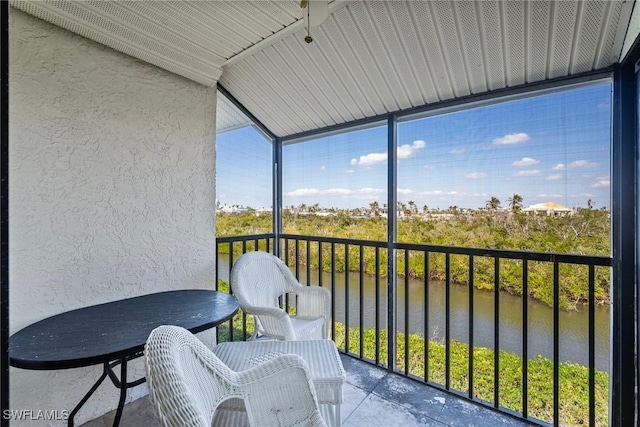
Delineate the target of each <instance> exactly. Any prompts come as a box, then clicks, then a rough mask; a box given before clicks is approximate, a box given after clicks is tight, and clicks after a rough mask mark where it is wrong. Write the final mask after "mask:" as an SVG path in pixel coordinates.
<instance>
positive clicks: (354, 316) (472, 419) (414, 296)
mask: <svg viewBox="0 0 640 427" xmlns="http://www.w3.org/2000/svg"><path fill="white" fill-rule="evenodd" d="M301 3H303V4H304V3H309V4H313V6H310V5H307V6H306V7H307V9H305V8H304V7H302V8H301ZM312 7H313V10H314V11H315V12H312V11H311V10H312V9H311V8H312ZM316 8H319V9H316ZM318 10H320V11H318ZM0 11H1V13H2V22H3V25H4V27H3V28H6V29H7V31H5V33H4V34H5V35H7V37H2V38H1V43H2V61H0V67H1V74H0V81H1V82H2V144H3V146H2V148H3V149H2V151H1V153H0V154H1V157H2V167H1V168H0V173H1V174H2V177H1V178H2V179H0V186H1V194H2V197H1V198H0V205H1V211H2V245H1V247H0V250H1V251H2V253H1V254H0V260H1V261H2V270H1V274H2V277H1V284H2V288H1V293H0V307H1V313H0V314H1V318H0V325H1V328H0V333H1V336H0V344H1V345H2V354H1V356H2V388H1V389H0V403H1V404H2V408H1V409H2V411H1V412H0V413H1V414H2V417H1V418H0V422H1V423H2V426H3V427H4V426H5V425H9V424H11V425H12V426H13V425H16V426H18V427H20V426H31V425H33V421H34V420H33V419H32V418H29V417H33V416H34V415H33V414H34V413H35V414H37V413H39V412H38V411H43V414H44V415H43V416H45V417H53V418H50V419H47V420H44V423H47V422H48V423H49V425H53V426H62V425H67V420H66V418H64V417H60V414H63V415H64V414H68V412H69V410H71V408H73V407H74V405H76V404H77V403H78V402H79V401H81V400H82V399H83V396H84V395H85V393H86V391H87V390H88V389H89V388H90V387H91V385H92V384H93V383H94V382H95V379H96V378H97V377H99V376H100V374H101V372H102V369H101V366H99V365H92V366H83V367H81V368H74V369H58V370H36V369H23V368H19V367H16V366H13V365H11V363H10V357H9V347H10V339H9V337H10V335H12V334H14V333H16V332H18V331H20V330H21V329H23V328H25V327H27V326H29V325H31V324H34V323H36V322H38V321H40V320H42V319H46V318H49V317H51V316H55V315H58V314H60V313H65V312H68V311H72V310H75V309H78V308H82V307H87V306H93V305H96V304H102V303H107V302H112V301H115V300H121V299H125V298H132V297H137V296H141V295H147V294H152V293H156V292H163V291H171V290H188V289H189V290H191V289H195V290H217V291H221V292H230V289H229V280H228V279H229V273H230V271H231V268H232V266H233V263H234V261H235V260H236V259H237V257H238V256H240V255H241V254H243V253H245V252H248V251H255V250H261V251H266V252H270V253H272V254H275V255H276V256H278V257H280V258H281V259H282V260H283V261H284V262H285V263H286V264H287V265H288V266H289V268H290V269H291V270H292V272H293V273H294V274H295V276H296V277H297V278H298V280H299V281H300V282H301V283H303V284H305V285H308V286H323V287H327V288H328V289H330V290H331V294H332V297H333V299H332V307H331V309H332V316H331V317H332V323H331V325H330V328H329V329H330V332H329V336H330V338H331V339H332V340H334V341H335V343H336V345H337V347H338V350H339V351H340V352H341V357H342V360H343V363H344V365H345V367H346V368H347V371H348V381H347V382H348V384H347V385H346V386H345V389H344V390H345V402H346V403H345V409H344V411H343V413H342V416H343V421H344V425H348V426H358V425H371V426H375V425H380V426H391V425H437V426H441V427H442V426H443V425H450V426H458V425H472V426H482V425H492V426H493V425H529V424H535V425H572V426H573V425H589V426H600V425H614V426H628V425H635V424H636V423H637V420H638V417H639V409H640V394H639V393H638V388H639V385H640V382H639V376H638V366H639V361H638V355H639V354H640V340H639V339H638V331H639V330H640V323H639V322H640V316H638V307H639V306H640V292H639V291H638V289H639V288H638V264H639V261H638V259H639V258H640V256H639V252H638V246H637V241H638V239H639V236H640V232H639V227H640V225H639V218H640V217H639V216H638V212H637V206H639V203H640V202H639V200H638V176H640V173H639V171H640V169H639V166H638V165H639V163H638V161H637V160H638V152H639V148H638V146H639V144H638V139H639V137H638V128H639V125H638V111H640V109H639V108H638V106H639V104H640V101H639V99H640V89H639V85H638V80H639V79H638V75H637V72H638V69H639V68H640V67H639V65H638V64H640V37H639V33H640V4H637V3H636V1H631V0H575V1H546V0H543V1H528V0H513V1H454V0H451V1H448V0H443V1H431V0H413V1H382V0H381V1H377V0H371V1H369V0H367V1H364V0H362V1H361V0H328V1H325V0H312V1H311V2H299V1H294V0H273V1H271V0H269V1H243V0H234V1H188V0H185V1H175V2H165V1H119V0H114V1H83V2H79V1H74V0H60V1H40V0H9V1H8V2H7V1H0ZM312 15H314V16H312ZM464 166H468V167H467V168H466V169H465V168H464ZM523 196H524V197H523ZM523 198H524V200H523ZM556 202H557V203H556ZM363 224H365V225H364V226H363ZM452 230H455V232H452ZM224 297H225V298H229V297H228V296H227V295H225V296H224ZM283 304H284V308H286V309H289V307H288V305H287V302H286V301H283ZM225 319H228V318H225ZM132 328H135V325H132ZM252 328H253V325H252V319H251V317H249V316H245V315H244V314H242V313H240V314H238V315H236V316H235V317H234V318H233V319H232V320H229V321H225V323H224V324H222V325H220V326H218V327H217V328H216V329H215V333H214V331H213V330H210V331H208V332H205V333H204V334H203V335H201V337H202V339H203V340H204V341H206V342H207V343H209V344H211V345H214V344H215V343H219V342H224V341H241V340H245V339H247V338H248V337H250V336H251V333H252ZM138 355H139V354H138ZM127 372H128V373H129V374H128V375H129V378H141V377H143V376H144V367H143V365H142V358H137V359H135V360H131V363H130V364H129V365H128V371H127ZM9 379H10V380H9ZM147 394H148V391H147V389H146V386H143V385H140V386H136V387H133V388H131V389H129V390H128V391H127V392H126V393H125V394H124V396H125V397H126V402H127V403H128V405H127V408H128V409H127V410H126V411H125V419H124V420H123V422H122V425H147V424H149V423H152V422H153V416H152V414H151V410H150V408H149V406H148V403H147V400H146V396H147ZM117 404H118V396H117V392H116V391H115V389H114V388H113V387H111V385H110V384H107V385H103V386H100V387H99V388H97V390H96V393H95V394H94V395H93V397H92V398H91V399H89V400H88V401H87V404H86V405H85V406H84V407H83V408H82V410H81V411H80V412H79V413H78V414H77V415H78V416H77V417H76V420H75V421H76V424H77V425H82V424H84V425H87V426H99V425H106V424H110V423H111V421H110V420H111V419H112V418H111V411H112V410H113V409H114V408H115V407H116V406H117ZM61 411H63V412H61ZM64 411H66V412H64ZM127 420H128V421H127ZM38 421H39V422H43V420H42V419H39V420H38Z"/></svg>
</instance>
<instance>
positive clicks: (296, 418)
mask: <svg viewBox="0 0 640 427" xmlns="http://www.w3.org/2000/svg"><path fill="white" fill-rule="evenodd" d="M144 354H145V360H146V375H147V384H148V386H149V396H150V400H151V403H152V405H153V407H154V409H155V412H156V414H157V416H158V418H159V420H160V423H161V424H162V425H163V426H169V427H210V426H212V425H213V426H221V425H223V426H232V425H233V426H260V427H262V426H300V427H302V426H326V424H325V423H324V421H323V419H322V416H321V415H320V411H319V409H318V403H317V398H316V394H315V390H314V387H313V384H312V382H311V379H310V376H309V370H308V367H307V365H306V362H305V361H304V360H303V359H302V358H301V357H300V356H297V355H293V354H285V355H273V357H270V358H265V360H264V361H262V360H261V361H258V362H257V364H256V366H255V367H253V368H251V369H247V370H246V371H242V372H235V371H232V370H231V369H229V368H228V367H227V366H226V365H225V364H224V363H223V362H222V361H220V359H218V357H217V356H216V355H214V354H213V352H211V350H209V349H208V348H207V347H205V345H204V344H203V343H202V342H200V340H199V339H198V338H196V337H195V336H194V335H193V334H191V333H190V332H189V331H187V330H186V329H183V328H180V327H177V326H160V327H159V328H156V329H155V330H153V331H152V332H151V335H149V339H148V340H147V344H146V346H145V351H144ZM243 402H244V403H243Z"/></svg>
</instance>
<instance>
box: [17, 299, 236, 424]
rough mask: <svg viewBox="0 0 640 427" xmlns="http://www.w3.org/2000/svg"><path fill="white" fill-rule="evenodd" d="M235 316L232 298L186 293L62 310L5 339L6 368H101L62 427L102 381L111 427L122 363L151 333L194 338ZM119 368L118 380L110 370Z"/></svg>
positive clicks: (123, 390) (123, 382) (123, 376)
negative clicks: (179, 331)
mask: <svg viewBox="0 0 640 427" xmlns="http://www.w3.org/2000/svg"><path fill="white" fill-rule="evenodd" d="M237 311H238V301H237V300H236V298H235V297H233V296H231V295H229V294H227V293H223V292H218V291H212V290H202V289H187V290H177V291H167V292H159V293H154V294H148V295H142V296H137V297H133V298H127V299H122V300H118V301H113V302H108V303H105V304H98V305H93V306H89V307H84V308H80V309H77V310H72V311H67V312H65V313H61V314H58V315H55V316H52V317H48V318H46V319H43V320H40V321H39V322H36V323H34V324H32V325H29V326H27V327H26V328H24V329H21V330H20V331H18V332H16V333H15V334H13V335H12V336H11V337H10V338H9V357H10V362H11V365H12V366H15V367H17V368H24V369H37V370H52V369H68V368H79V367H83V366H91V365H96V364H100V363H102V364H103V365H104V370H103V373H102V375H101V376H100V378H99V379H98V381H97V382H96V383H95V384H94V385H93V387H91V389H90V390H89V391H88V392H87V394H86V395H85V396H84V397H83V398H82V400H81V401H80V402H79V403H78V405H76V407H75V408H74V409H73V410H72V411H71V413H70V414H69V418H68V425H69V426H70V427H71V426H73V423H74V421H73V419H74V417H75V415H76V413H77V412H78V411H79V410H80V408H81V407H82V406H83V405H84V404H85V403H86V402H87V400H88V399H89V398H90V397H91V395H92V394H93V393H94V392H95V391H96V389H97V388H98V386H99V385H100V384H101V383H102V382H103V381H104V380H105V378H106V377H107V376H108V377H109V378H110V379H111V381H112V382H113V384H114V385H115V386H116V387H117V388H118V389H120V400H119V402H118V409H117V411H116V416H115V419H114V423H113V425H114V426H117V425H118V424H119V423H120V417H121V416H122V409H123V407H124V401H125V398H126V396H127V389H128V388H131V387H135V386H137V385H139V384H142V383H143V382H144V381H145V378H140V379H138V380H136V381H133V382H129V383H128V382H127V362H128V361H129V360H132V359H135V358H137V357H140V356H142V354H143V350H144V345H145V343H146V341H147V338H148V337H149V334H150V333H151V331H152V330H153V329H155V328H157V327H158V326H160V325H176V326H182V327H183V328H185V329H187V330H189V331H191V332H192V333H197V332H201V331H204V330H206V329H209V328H212V327H214V326H217V325H219V324H221V323H222V322H224V321H226V320H229V319H230V318H232V317H233V315H234V314H235V313H236V312H237ZM117 365H120V378H118V377H117V375H116V374H115V373H114V371H113V368H114V367H116V366H117Z"/></svg>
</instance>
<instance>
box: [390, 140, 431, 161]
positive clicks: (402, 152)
mask: <svg viewBox="0 0 640 427" xmlns="http://www.w3.org/2000/svg"><path fill="white" fill-rule="evenodd" d="M425 145H427V144H426V143H425V142H424V141H423V140H421V139H417V140H415V141H413V143H412V144H411V145H409V144H403V145H401V146H399V147H398V151H397V155H398V159H399V160H402V159H408V158H409V157H411V156H412V155H413V153H415V152H416V151H418V150H421V149H423V148H424V147H425Z"/></svg>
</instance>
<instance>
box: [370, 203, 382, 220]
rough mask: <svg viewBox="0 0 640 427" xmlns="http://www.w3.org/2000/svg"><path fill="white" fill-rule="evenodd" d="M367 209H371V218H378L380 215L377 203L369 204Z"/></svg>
mask: <svg viewBox="0 0 640 427" xmlns="http://www.w3.org/2000/svg"><path fill="white" fill-rule="evenodd" d="M369 207H370V208H371V213H372V214H373V216H376V217H377V216H379V215H380V205H379V204H378V202H377V201H375V200H374V201H373V202H371V203H369Z"/></svg>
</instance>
